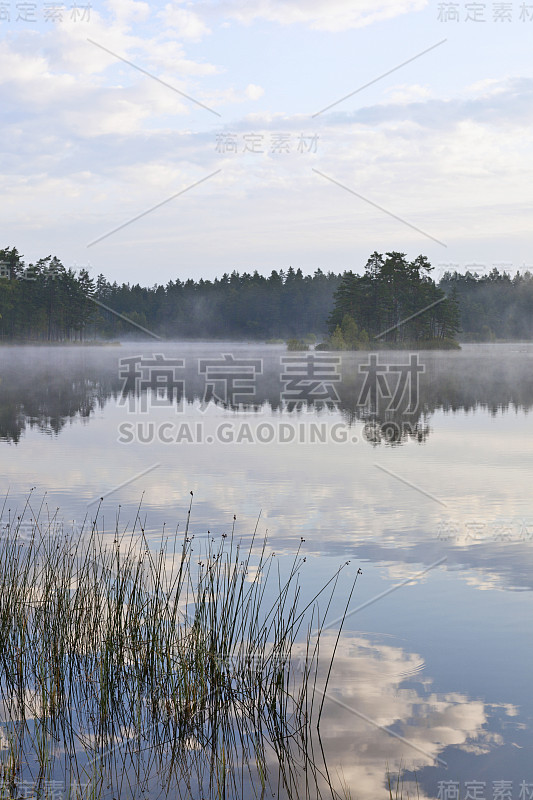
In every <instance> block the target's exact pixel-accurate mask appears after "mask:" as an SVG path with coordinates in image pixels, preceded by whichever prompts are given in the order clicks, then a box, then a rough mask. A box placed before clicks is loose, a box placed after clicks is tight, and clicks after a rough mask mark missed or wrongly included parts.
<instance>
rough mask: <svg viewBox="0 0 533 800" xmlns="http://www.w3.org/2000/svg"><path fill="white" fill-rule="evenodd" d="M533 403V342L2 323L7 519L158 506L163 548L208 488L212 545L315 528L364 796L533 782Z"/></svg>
mask: <svg viewBox="0 0 533 800" xmlns="http://www.w3.org/2000/svg"><path fill="white" fill-rule="evenodd" d="M532 408H533V345H532V344H491V345H473V344H472V345H463V346H462V349H461V351H452V352H445V353H438V352H429V351H428V352H424V351H421V352H420V353H408V352H401V351H395V352H392V351H379V352H377V353H374V354H370V353H363V352H357V353H324V352H318V351H311V352H307V353H288V352H287V351H286V349H285V346H283V345H258V344H236V343H234V342H216V343H213V342H211V343H199V342H198V343H190V342H186V343H178V342H172V343H169V342H142V343H135V342H129V343H123V344H122V345H121V346H86V347H78V348H76V347H61V346H57V347H46V346H42V347H26V346H17V347H7V346H4V347H2V348H1V349H0V454H1V464H2V471H1V484H0V508H1V505H2V503H3V504H4V505H3V511H2V517H1V519H0V524H1V525H2V526H3V529H5V526H6V525H9V524H10V520H13V519H14V518H16V517H17V515H22V512H23V510H24V508H25V505H26V503H27V501H28V497H29V496H30V492H31V497H30V501H29V502H30V506H29V509H28V508H26V511H25V512H24V516H23V519H22V525H21V526H20V532H21V535H22V536H23V535H24V531H25V530H26V528H25V526H27V530H28V531H29V530H30V528H31V519H32V514H34V515H37V510H38V509H39V508H41V518H45V517H47V518H48V519H52V520H53V526H52V528H49V530H52V531H53V529H54V526H56V525H57V528H58V530H59V528H60V527H61V529H62V530H70V531H72V532H73V534H74V535H75V534H76V532H81V531H83V530H85V529H86V528H87V524H88V521H89V526H90V522H91V521H92V520H93V519H94V518H96V517H98V519H99V520H100V521H101V523H100V525H101V528H102V529H103V530H104V531H108V532H109V536H110V537H111V538H112V537H113V535H114V531H115V529H116V528H117V523H116V520H117V514H118V515H119V522H118V527H119V528H120V530H121V531H126V530H128V529H130V530H131V528H132V526H133V525H134V524H135V521H136V519H137V518H138V515H140V518H142V526H143V529H144V532H145V535H146V539H147V541H148V543H149V546H150V547H151V548H153V550H154V552H156V551H157V549H158V547H159V542H160V540H161V535H162V531H165V532H166V533H165V535H171V534H173V533H174V532H175V530H176V527H177V526H178V525H179V529H178V530H179V532H180V533H179V535H181V532H182V531H183V530H184V527H185V524H186V522H187V512H188V510H189V503H190V501H191V500H192V510H191V515H190V527H189V532H190V535H191V536H194V537H195V541H196V542H198V545H195V547H196V546H197V547H198V552H199V553H201V552H202V547H204V546H205V544H204V543H205V542H206V541H207V540H208V539H209V537H211V538H213V539H217V540H218V539H220V537H222V536H223V535H228V533H230V532H231V529H232V527H233V525H235V534H234V535H235V536H236V537H237V538H240V539H242V541H243V542H245V543H246V542H250V541H251V537H252V535H253V532H254V530H256V529H257V535H258V537H260V538H263V536H266V537H267V548H268V549H269V552H270V551H272V552H275V557H276V559H277V560H278V561H279V563H280V565H281V566H280V569H281V570H282V571H283V570H286V569H288V568H289V566H288V565H290V564H291V563H292V562H293V560H294V557H295V553H297V551H298V549H299V548H300V553H301V555H302V557H304V558H305V563H303V564H302V568H301V578H300V582H301V597H302V602H303V603H304V604H305V602H307V601H308V600H311V599H312V598H313V595H314V594H315V592H316V590H317V589H318V588H319V587H320V586H321V585H323V584H324V583H325V582H326V581H328V580H329V578H330V577H331V576H332V575H333V574H334V573H335V571H336V570H337V569H338V568H339V566H340V565H343V564H345V565H346V562H350V563H349V564H347V565H346V566H345V568H344V569H343V570H342V572H341V573H340V577H339V580H338V585H337V587H336V590H335V594H334V597H333V600H332V602H331V606H330V608H329V610H328V617H327V619H328V620H329V622H327V625H326V630H325V632H324V639H323V642H324V644H323V649H324V652H325V653H326V654H327V653H328V652H329V653H331V652H332V651H333V648H334V647H335V640H336V631H337V629H338V619H339V618H340V617H342V616H343V615H344V613H345V611H346V616H345V619H344V624H343V631H342V635H341V638H340V640H339V646H338V648H337V651H336V657H335V660H334V664H333V669H332V672H331V676H330V679H329V683H328V686H327V691H326V697H325V701H324V709H323V715H322V720H321V726H320V732H321V740H322V745H323V749H324V761H325V763H326V764H327V767H328V770H329V772H330V774H331V775H332V776H338V775H341V776H342V780H341V784H342V785H344V787H345V789H346V791H347V789H349V791H350V792H351V796H352V797H358V798H361V800H366V798H368V800H370V798H372V800H374V799H375V798H381V797H387V796H388V789H387V788H386V780H387V772H388V771H390V773H392V775H393V776H397V775H398V774H401V775H402V778H403V780H404V781H405V784H406V785H407V786H410V782H411V781H413V780H415V775H416V781H417V782H418V792H419V795H420V797H428V798H437V797H439V798H442V800H457V798H458V797H461V798H468V797H470V798H475V800H484V799H485V798H487V800H488V799H489V798H490V800H514V798H516V800H529V798H533V757H532V756H533V733H532V718H533V695H532V692H531V680H530V677H529V676H530V669H531V663H532V661H533V637H532V624H531V621H532V619H533V613H532V612H533V593H532V591H531V590H532V588H533V502H532V493H531V482H532V478H533V445H532V442H533V416H532V415H531V413H530V412H531V409H532ZM191 492H192V493H193V495H192V497H191ZM3 498H6V501H5V503H4V500H3ZM139 504H141V510H140V512H139ZM234 516H235V517H236V520H234ZM208 531H209V535H208V533H207V532H208ZM302 540H303V541H302ZM359 569H360V570H361V571H362V572H361V574H359V575H358V577H357V582H356V585H355V590H354V592H353V595H352V597H351V600H350V601H349V603H348V606H347V607H346V603H347V599H348V596H349V592H350V590H351V587H352V584H353V580H354V578H355V576H356V575H357V571H358V570H359ZM4 713H5V711H4ZM3 722H4V728H5V725H6V720H3ZM4 740H5V737H4V735H3V734H2V739H1V741H0V748H2V747H3V746H4V745H3V744H2V742H4ZM0 752H1V749H0ZM336 779H337V778H336V777H335V780H336ZM124 796H126V795H124ZM344 796H346V792H345V795H344ZM415 796H416V789H415Z"/></svg>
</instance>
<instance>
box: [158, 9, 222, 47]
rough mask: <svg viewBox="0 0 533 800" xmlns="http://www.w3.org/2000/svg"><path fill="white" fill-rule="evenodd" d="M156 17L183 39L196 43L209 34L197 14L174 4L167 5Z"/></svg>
mask: <svg viewBox="0 0 533 800" xmlns="http://www.w3.org/2000/svg"><path fill="white" fill-rule="evenodd" d="M158 16H159V17H160V18H161V20H162V21H163V23H164V24H165V25H166V26H167V27H168V28H172V29H173V30H174V31H175V32H176V34H177V35H178V36H180V37H182V38H183V39H192V40H193V41H198V40H199V39H202V38H203V37H204V36H206V35H207V34H209V33H211V31H210V30H209V28H208V27H207V25H206V24H205V23H204V22H203V20H202V19H201V17H199V16H198V14H195V13H194V11H190V10H189V9H187V8H181V7H179V6H177V5H176V4H175V3H167V5H166V6H165V8H164V10H163V11H162V12H161V13H160V14H159V15H158Z"/></svg>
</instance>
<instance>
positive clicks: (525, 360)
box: [0, 343, 533, 445]
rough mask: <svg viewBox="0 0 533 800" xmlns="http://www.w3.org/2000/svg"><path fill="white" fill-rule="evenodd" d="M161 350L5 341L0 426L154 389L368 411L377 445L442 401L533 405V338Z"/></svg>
mask: <svg viewBox="0 0 533 800" xmlns="http://www.w3.org/2000/svg"><path fill="white" fill-rule="evenodd" d="M161 350H162V351H163V352H161V353H155V352H154V346H153V345H152V344H149V345H144V346H140V345H135V347H132V346H124V347H92V348H91V347H87V348H83V349H74V348H45V347H40V348H26V347H24V348H22V347H16V348H15V347H12V348H10V347H3V348H2V349H1V350H0V438H1V439H4V440H7V441H12V442H18V441H19V440H20V437H21V435H22V433H23V431H24V430H26V429H32V428H37V429H38V430H41V431H43V432H46V433H51V434H56V435H57V434H59V433H60V432H61V431H62V430H63V429H64V427H65V425H66V424H67V422H68V421H69V420H73V419H75V418H78V419H80V420H88V419H90V418H91V416H93V415H94V414H95V413H96V412H97V411H98V410H99V409H101V408H103V407H104V406H105V404H106V403H107V402H109V401H110V400H112V399H113V400H115V401H119V400H120V401H121V402H124V400H125V399H126V398H129V400H130V401H132V400H133V399H134V398H137V400H138V401H139V408H141V406H142V404H143V403H144V404H145V405H146V402H148V403H149V404H151V407H152V408H154V407H155V406H156V402H155V401H154V399H152V400H150V399H149V397H150V396H151V395H153V396H154V397H155V395H156V394H157V395H158V396H159V399H160V400H164V399H165V398H166V401H167V403H168V401H169V399H170V403H171V404H174V403H175V404H176V406H177V407H180V405H182V404H183V403H186V404H195V403H201V404H205V403H206V402H208V401H209V402H212V403H214V404H218V405H222V406H224V407H226V408H230V409H232V410H234V411H239V410H256V411H259V410H261V409H263V410H264V409H265V408H268V409H270V410H272V411H273V412H278V411H283V413H284V414H291V413H297V412H300V411H302V409H305V410H307V411H316V412H318V411H320V410H322V409H324V408H325V409H328V408H329V409H336V410H339V411H340V412H341V413H342V415H343V418H344V419H345V420H347V421H348V422H349V423H351V424H353V423H354V422H356V421H363V422H365V423H366V425H365V430H364V436H365V439H366V441H367V442H369V443H370V444H372V445H379V444H382V443H383V444H389V445H397V444H402V443H406V442H407V441H410V440H415V441H417V442H424V441H425V440H426V439H427V437H428V436H429V435H430V430H431V429H430V425H429V420H430V418H431V416H432V415H433V414H434V412H435V411H437V410H443V411H445V412H448V411H452V412H456V411H467V412H468V411H472V410H474V409H476V408H482V409H488V410H489V411H490V412H491V413H492V414H496V413H498V412H505V411H509V410H512V409H514V410H517V409H523V410H526V411H527V410H529V409H530V408H531V407H532V406H533V370H531V369H530V367H531V366H532V365H533V348H532V347H529V346H525V345H524V346H522V347H521V348H519V347H517V346H502V347H501V349H499V350H498V349H495V346H492V349H490V350H489V348H487V347H483V346H482V345H465V346H464V348H463V350H462V351H461V352H451V353H433V352H424V351H422V352H420V353H418V354H415V356H413V355H412V354H411V355H409V354H407V353H400V352H379V353H377V354H369V353H342V354H324V353H303V354H299V355H296V354H287V353H286V352H285V351H284V350H283V349H282V348H280V347H273V346H264V347H262V348H258V347H257V346H249V347H245V346H243V345H238V344H235V343H226V344H216V345H215V344H209V345H205V344H204V345H201V344H198V345H191V344H177V343H168V344H167V343H165V344H164V345H161ZM224 354H226V355H224ZM228 354H231V355H228ZM156 357H159V358H160V359H162V361H161V364H160V369H159V376H158V375H157V374H156V372H154V370H155V369H156V367H155V366H153V367H152V373H151V377H149V378H146V377H144V379H143V375H145V376H146V365H147V364H149V363H152V365H154V364H155V365H157V360H156ZM410 358H411V359H412V358H416V359H417V364H418V370H419V372H420V374H419V375H417V373H416V370H415V372H413V370H412V369H411V370H410V369H409V360H410ZM225 359H226V360H225ZM328 359H329V361H328ZM288 360H289V363H287V361H288ZM371 361H373V364H372V365H371V364H370V362H371ZM128 362H129V363H130V367H128ZM135 362H137V363H135ZM217 362H218V366H217ZM325 362H327V363H325ZM246 364H248V367H246V366H245V365H246ZM176 365H177V366H176ZM128 370H129V372H128ZM143 370H144V372H143ZM250 370H251V371H250ZM165 374H166V378H165ZM128 376H129V377H128ZM162 376H163V377H162ZM415 382H416V389H415ZM150 387H151V388H150ZM228 387H229V388H228ZM400 395H401V396H400ZM143 397H144V400H143V399H142V398H143ZM147 398H148V400H147Z"/></svg>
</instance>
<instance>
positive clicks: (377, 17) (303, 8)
mask: <svg viewBox="0 0 533 800" xmlns="http://www.w3.org/2000/svg"><path fill="white" fill-rule="evenodd" d="M427 4H428V3H427V0H358V2H357V3H354V2H353V0H284V2H281V1H280V0H251V2H246V3H242V2H239V0H228V2H222V3H220V4H217V6H216V12H215V13H217V15H220V16H222V17H227V18H231V19H235V20H237V21H238V22H242V23H245V24H250V23H252V22H255V21H256V20H265V21H267V22H276V23H279V24H280V25H294V24H302V25H306V26H308V27H310V28H313V29H315V30H321V31H328V32H331V33H334V32H338V31H345V30H347V29H349V28H362V27H364V26H366V25H371V24H372V23H375V22H382V21H384V20H388V19H393V18H394V17H397V16H400V15H402V14H409V13H412V12H416V11H421V10H422V9H424V8H425V7H426V6H427ZM201 7H203V9H205V13H211V14H212V13H213V12H214V11H215V7H214V5H213V4H210V3H204V4H203V6H201Z"/></svg>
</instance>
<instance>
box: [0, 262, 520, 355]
mask: <svg viewBox="0 0 533 800" xmlns="http://www.w3.org/2000/svg"><path fill="white" fill-rule="evenodd" d="M431 271H432V266H431V264H430V263H429V261H428V259H427V258H426V257H425V256H423V255H419V256H418V257H417V258H415V259H414V260H413V261H408V260H407V257H406V255H405V254H404V253H398V252H390V253H386V254H385V255H382V254H379V253H377V252H374V253H373V254H372V255H371V256H370V258H369V259H368V261H367V263H366V266H365V267H364V271H362V272H361V273H359V272H357V271H355V270H353V271H352V270H348V271H345V272H344V273H342V274H337V273H335V272H332V271H326V270H321V269H317V270H316V271H315V272H314V274H313V275H304V274H303V272H302V270H301V269H299V268H298V269H294V268H293V267H289V268H288V269H286V270H272V272H271V273H270V275H269V276H268V277H266V276H263V275H260V274H259V273H258V272H257V271H253V272H243V273H239V272H237V271H233V272H232V273H231V274H227V273H226V274H224V275H222V277H220V278H215V279H214V280H204V279H202V278H200V279H198V280H193V279H191V278H189V279H188V280H185V281H184V280H180V279H176V280H170V281H168V283H166V284H165V285H157V284H156V285H154V286H152V287H143V286H140V285H139V284H138V283H135V284H130V283H122V284H121V285H119V284H118V283H117V282H116V281H115V282H113V283H111V282H110V281H108V280H107V279H106V278H105V277H104V276H103V275H98V276H97V278H96V279H94V278H92V277H91V276H90V275H89V273H88V271H87V270H86V269H80V270H77V271H76V270H73V269H70V268H66V267H65V266H64V265H63V264H62V262H61V261H60V260H59V258H57V257H56V256H51V255H48V256H46V257H44V258H41V259H39V260H37V261H36V262H35V263H29V264H26V263H25V262H24V257H23V256H22V255H21V254H20V253H19V252H18V250H17V249H16V248H15V247H6V248H4V249H2V250H0V340H1V341H4V342H9V341H28V342H66V341H72V342H75V341H83V340H94V339H100V340H113V339H123V338H126V337H131V338H135V337H137V338H141V337H142V338H146V333H145V332H144V331H143V329H146V330H147V331H150V332H153V333H155V334H156V335H157V336H161V337H162V338H168V339H172V338H174V339H175V338H180V339H181V338H184V339H198V338H208V339H220V338H227V339H235V340H237V339H244V340H257V341H265V340H266V341H268V340H283V341H284V340H286V339H291V338H296V339H303V338H304V337H306V336H308V335H309V334H315V335H316V336H317V337H319V338H324V337H326V345H328V344H329V345H330V346H331V347H332V348H333V349H343V348H344V347H348V348H357V347H358V346H364V344H365V343H366V342H368V341H369V340H372V341H382V342H394V343H401V342H406V343H407V342H421V341H434V342H435V341H436V342H438V341H445V340H447V341H453V340H454V339H455V338H459V339H460V340H462V341H505V340H531V339H533V276H532V275H531V273H529V272H526V273H524V274H518V273H517V274H516V275H515V276H514V277H511V276H510V275H509V274H508V273H506V272H498V270H496V269H495V270H493V271H492V272H491V273H490V274H489V275H485V276H478V275H473V274H471V273H468V272H467V273H466V274H459V273H453V274H451V273H447V274H445V275H444V276H443V278H442V280H441V281H440V282H439V284H436V283H435V281H434V280H433V279H432V277H431ZM421 312H422V313H421ZM132 323H133V324H132ZM400 323H401V324H400Z"/></svg>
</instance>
